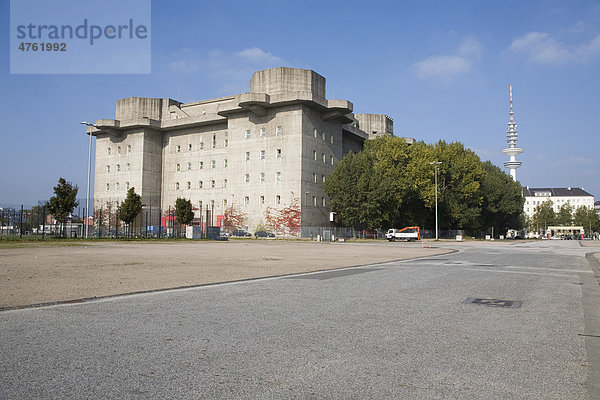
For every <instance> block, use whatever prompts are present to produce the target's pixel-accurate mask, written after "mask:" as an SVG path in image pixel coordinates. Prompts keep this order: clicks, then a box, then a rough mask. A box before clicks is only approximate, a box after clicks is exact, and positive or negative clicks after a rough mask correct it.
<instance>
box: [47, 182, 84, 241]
mask: <svg viewBox="0 0 600 400" xmlns="http://www.w3.org/2000/svg"><path fill="white" fill-rule="evenodd" d="M78 190H79V189H78V187H77V186H76V185H75V186H74V185H73V184H72V183H71V182H67V181H66V180H65V179H64V178H62V177H61V178H59V179H58V185H56V186H55V187H54V196H52V197H51V198H50V200H49V201H48V212H49V213H50V214H52V215H53V216H54V218H55V219H56V220H57V221H60V223H61V226H62V229H61V236H64V223H65V219H66V218H67V216H68V215H69V214H71V213H72V212H73V209H74V208H75V207H77V206H78V205H79V203H78V202H77V200H76V198H77V191H78Z"/></svg>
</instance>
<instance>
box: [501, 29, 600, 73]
mask: <svg viewBox="0 0 600 400" xmlns="http://www.w3.org/2000/svg"><path fill="white" fill-rule="evenodd" d="M509 50H510V51H511V52H512V53H513V54H518V55H524V56H525V57H526V59H527V63H529V64H549V65H564V64H568V63H572V62H586V61H588V60H590V59H592V58H594V57H596V56H598V55H600V35H596V36H595V37H594V38H592V39H591V40H590V41H589V42H588V43H582V44H574V45H573V44H571V45H568V44H566V43H563V42H560V41H558V40H556V39H555V38H553V37H552V36H551V35H550V34H549V33H547V32H529V33H527V34H525V35H523V36H521V37H518V38H516V39H514V40H513V41H512V43H511V44H510V46H509Z"/></svg>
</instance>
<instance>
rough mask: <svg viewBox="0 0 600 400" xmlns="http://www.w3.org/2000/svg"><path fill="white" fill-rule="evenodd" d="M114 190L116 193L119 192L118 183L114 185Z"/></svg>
mask: <svg viewBox="0 0 600 400" xmlns="http://www.w3.org/2000/svg"><path fill="white" fill-rule="evenodd" d="M115 190H116V191H117V192H118V191H119V182H117V184H116V185H115Z"/></svg>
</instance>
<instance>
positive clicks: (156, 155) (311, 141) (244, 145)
mask: <svg viewBox="0 0 600 400" xmlns="http://www.w3.org/2000/svg"><path fill="white" fill-rule="evenodd" d="M352 111H353V105H352V103H351V102H350V101H347V100H333V99H326V97H325V78H324V77H323V76H321V75H319V74H318V73H316V72H314V71H312V70H306V69H295V68H286V67H280V68H273V69H268V70H264V71H257V72H255V73H254V75H253V76H252V79H251V81H250V92H249V93H242V94H237V95H234V96H228V97H220V98H216V99H211V100H203V101H197V102H192V103H181V102H179V101H176V100H172V99H160V98H144V97H129V98H126V99H121V100H117V105H116V114H115V119H101V120H98V121H96V124H95V125H96V127H88V130H87V132H88V134H92V135H94V136H96V139H97V140H96V159H95V180H94V207H95V209H99V208H107V207H115V206H116V204H117V203H118V202H122V201H123V200H124V199H125V197H126V192H127V190H128V189H129V188H130V187H135V190H136V193H138V194H140V195H141V196H142V202H143V203H144V204H145V205H146V206H147V207H152V208H154V209H155V210H158V209H162V210H163V212H164V211H166V210H167V209H168V208H169V207H173V206H174V204H175V200H176V199H177V197H184V198H188V199H190V200H191V201H192V204H193V205H194V207H195V208H196V209H197V211H196V217H198V218H200V215H201V212H202V213H203V212H205V210H210V211H211V212H212V215H213V216H214V217H217V216H219V215H222V214H223V213H224V211H225V209H227V208H228V207H231V206H234V207H235V208H237V209H239V210H240V211H241V212H243V213H244V214H245V215H246V222H245V226H246V228H248V229H251V230H252V229H254V228H255V227H256V226H257V225H259V224H260V223H261V222H265V211H266V210H267V208H269V207H270V208H271V209H283V208H284V207H287V206H289V205H290V204H291V203H292V202H295V203H296V204H297V205H298V206H299V211H300V219H301V226H302V234H303V235H304V236H310V228H309V227H320V226H329V212H330V211H331V210H330V208H329V199H328V198H327V195H326V194H325V192H324V191H323V182H324V181H325V179H326V177H327V175H328V174H329V173H330V172H331V171H332V170H333V168H334V166H335V164H336V162H338V161H339V160H340V159H341V158H342V156H343V155H344V154H346V153H348V152H358V151H360V150H361V149H362V147H363V143H364V141H365V140H368V139H371V138H375V137H377V136H381V135H393V121H392V119H391V118H389V117H388V116H386V115H379V114H353V113H352ZM203 215H206V214H203ZM158 218H159V216H158V214H156V213H155V214H153V215H151V216H150V219H151V221H149V223H148V224H149V225H158V224H159V220H158ZM211 219H213V217H211ZM212 222H213V223H215V224H216V218H215V219H213V221H212Z"/></svg>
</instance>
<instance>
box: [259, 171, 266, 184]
mask: <svg viewBox="0 0 600 400" xmlns="http://www.w3.org/2000/svg"><path fill="white" fill-rule="evenodd" d="M260 181H261V182H264V181H265V173H264V172H261V173H260Z"/></svg>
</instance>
